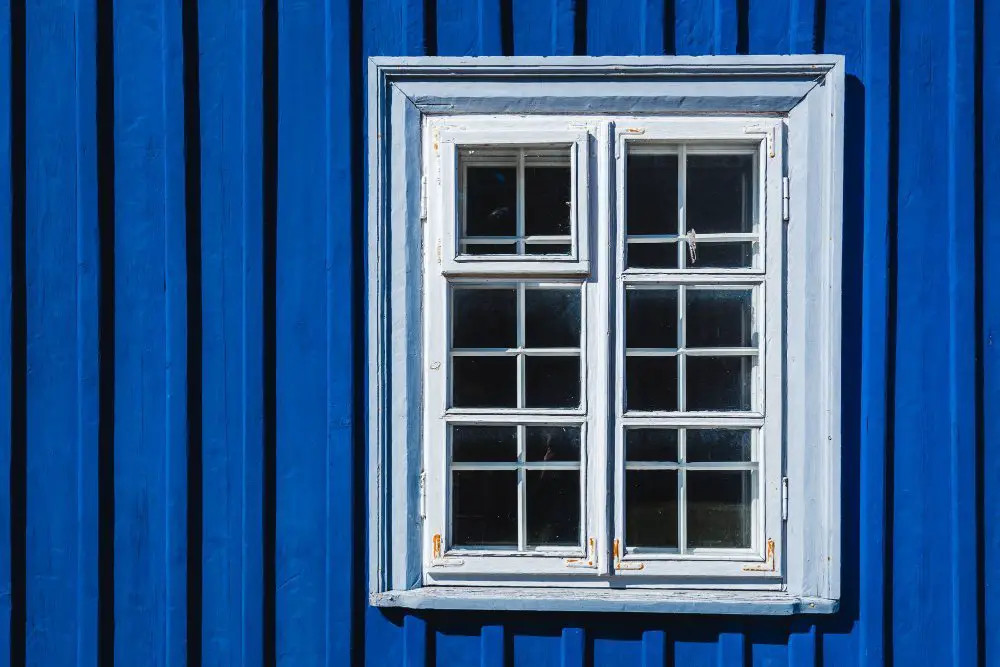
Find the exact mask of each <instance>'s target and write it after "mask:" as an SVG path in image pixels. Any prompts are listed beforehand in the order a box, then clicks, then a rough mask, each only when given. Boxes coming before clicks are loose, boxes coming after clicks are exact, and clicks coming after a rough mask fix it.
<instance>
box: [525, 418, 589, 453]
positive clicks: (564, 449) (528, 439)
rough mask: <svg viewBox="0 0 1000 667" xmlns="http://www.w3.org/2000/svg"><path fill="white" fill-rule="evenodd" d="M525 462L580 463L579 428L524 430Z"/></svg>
mask: <svg viewBox="0 0 1000 667" xmlns="http://www.w3.org/2000/svg"><path fill="white" fill-rule="evenodd" d="M524 437H525V460H526V461H529V462H532V461H579V460H580V427H579V426H555V425H553V426H532V425H528V426H525V428H524Z"/></svg>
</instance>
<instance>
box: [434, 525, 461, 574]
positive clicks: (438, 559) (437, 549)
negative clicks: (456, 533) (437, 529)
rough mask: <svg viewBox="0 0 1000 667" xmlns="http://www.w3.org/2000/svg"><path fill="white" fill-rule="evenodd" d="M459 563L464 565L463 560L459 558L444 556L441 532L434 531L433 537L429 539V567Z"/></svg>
mask: <svg viewBox="0 0 1000 667" xmlns="http://www.w3.org/2000/svg"><path fill="white" fill-rule="evenodd" d="M459 565H465V561H464V560H462V559H461V558H453V557H450V556H444V554H443V549H442V547H441V533H434V537H433V538H432V539H431V567H457V566H459Z"/></svg>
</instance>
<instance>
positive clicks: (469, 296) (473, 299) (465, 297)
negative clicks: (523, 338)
mask: <svg viewBox="0 0 1000 667" xmlns="http://www.w3.org/2000/svg"><path fill="white" fill-rule="evenodd" d="M452 302H453V307H454V311H453V314H452V324H451V326H452V339H451V340H452V346H453V347H454V348H456V349H461V348H469V347H501V348H511V347H517V291H516V290H514V289H471V288H467V287H463V288H460V289H458V288H456V289H455V290H454V293H453V296H452Z"/></svg>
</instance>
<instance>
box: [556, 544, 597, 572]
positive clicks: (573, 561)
mask: <svg viewBox="0 0 1000 667" xmlns="http://www.w3.org/2000/svg"><path fill="white" fill-rule="evenodd" d="M563 562H564V563H565V564H566V567H585V568H589V569H597V540H595V539H594V538H593V537H591V538H588V539H587V556H586V558H567V559H566V560H565V561H563Z"/></svg>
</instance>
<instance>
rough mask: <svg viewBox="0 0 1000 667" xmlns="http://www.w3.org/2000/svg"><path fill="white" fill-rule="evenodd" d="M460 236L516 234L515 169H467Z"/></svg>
mask: <svg viewBox="0 0 1000 667" xmlns="http://www.w3.org/2000/svg"><path fill="white" fill-rule="evenodd" d="M464 203H465V228H464V230H465V233H464V236H513V235H515V234H516V233H517V166H516V165H515V164H511V165H510V166H482V165H471V164H470V165H468V166H467V168H466V171H465V202H464Z"/></svg>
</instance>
